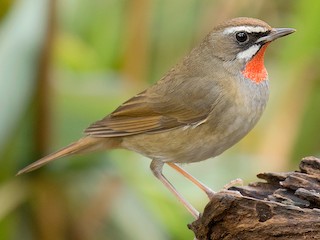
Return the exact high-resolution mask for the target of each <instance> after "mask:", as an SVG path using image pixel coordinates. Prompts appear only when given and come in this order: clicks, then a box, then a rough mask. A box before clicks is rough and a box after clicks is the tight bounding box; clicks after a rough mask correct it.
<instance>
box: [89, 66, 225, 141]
mask: <svg viewBox="0 0 320 240" xmlns="http://www.w3.org/2000/svg"><path fill="white" fill-rule="evenodd" d="M186 72H189V73H193V72H194V71H181V68H180V71H179V72H176V71H175V70H174V69H173V70H171V71H170V72H169V73H168V74H167V75H166V76H165V77H164V78H162V79H161V80H160V81H159V82H158V83H157V84H155V85H153V86H151V87H150V88H148V89H147V90H145V91H144V92H142V93H140V94H138V95H136V96H135V97H133V98H131V99H129V100H128V101H127V102H125V103H123V104H122V105H121V106H120V107H118V108H117V109H116V110H115V111H114V112H112V113H111V114H110V115H108V116H106V117H105V118H103V119H102V120H100V121H97V122H95V123H93V124H92V125H91V126H89V127H88V128H87V129H86V130H85V133H86V134H88V135H91V136H94V137H120V136H128V135H135V134H140V133H155V132H163V131H168V130H170V129H174V128H178V127H184V126H188V125H199V124H202V123H204V122H205V121H206V119H207V117H208V115H209V113H210V111H211V110H212V107H214V106H215V105H216V104H217V103H218V102H219V100H220V97H221V96H220V93H221V91H220V88H219V86H215V84H214V83H213V81H212V80H211V78H210V77H208V76H206V75H202V77H200V76H199V75H200V74H198V75H197V74H195V75H189V76H186V75H187V74H186ZM164 85H165V86H166V87H164Z"/></svg>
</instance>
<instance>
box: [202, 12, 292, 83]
mask: <svg viewBox="0 0 320 240" xmlns="http://www.w3.org/2000/svg"><path fill="white" fill-rule="evenodd" d="M293 32H295V29H292V28H272V27H270V26H269V25H268V24H267V23H265V22H263V21H261V20H259V19H254V18H234V19H231V20H229V21H227V22H224V23H223V24H220V25H218V26H217V27H216V28H214V30H213V31H212V32H211V33H210V34H209V35H208V38H207V41H208V42H209V45H210V46H211V48H212V49H213V51H212V53H213V55H214V57H216V58H218V59H220V60H221V61H223V63H224V66H226V68H227V70H228V71H229V72H231V73H232V74H238V73H239V72H240V73H241V74H242V75H243V76H244V77H245V78H248V79H250V80H252V81H254V82H256V83H259V82H261V81H264V80H266V79H267V76H268V74H267V71H266V69H265V67H264V53H265V51H266V48H267V46H268V45H269V43H270V42H272V41H274V40H276V39H278V38H280V37H283V36H286V35H288V34H291V33H293Z"/></svg>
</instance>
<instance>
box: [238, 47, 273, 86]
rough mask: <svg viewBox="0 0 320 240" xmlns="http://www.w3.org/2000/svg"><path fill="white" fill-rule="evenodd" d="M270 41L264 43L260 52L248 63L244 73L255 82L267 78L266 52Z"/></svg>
mask: <svg viewBox="0 0 320 240" xmlns="http://www.w3.org/2000/svg"><path fill="white" fill-rule="evenodd" d="M268 45H269V43H267V44H265V45H263V46H262V47H261V48H260V50H259V51H258V53H257V54H256V55H255V56H254V57H253V58H252V59H251V60H250V61H249V62H248V63H247V65H246V67H245V69H244V70H243V71H242V75H243V76H244V77H246V78H249V79H250V80H252V81H254V82H255V83H260V82H262V81H264V80H266V79H267V77H268V72H267V69H266V68H265V66H264V53H265V51H266V49H267V47H268Z"/></svg>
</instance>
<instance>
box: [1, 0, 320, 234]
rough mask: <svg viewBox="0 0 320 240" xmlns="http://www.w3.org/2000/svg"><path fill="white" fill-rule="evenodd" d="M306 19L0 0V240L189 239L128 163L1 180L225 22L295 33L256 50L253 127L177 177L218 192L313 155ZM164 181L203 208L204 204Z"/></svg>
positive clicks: (315, 29) (245, 10) (246, 3)
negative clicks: (263, 96)
mask: <svg viewBox="0 0 320 240" xmlns="http://www.w3.org/2000/svg"><path fill="white" fill-rule="evenodd" d="M319 12H320V1H318V0H309V1H289V0H271V1H270V0H268V1H256V0H243V1H237V0H233V1H231V0H230V1H229V0H227V1H226V0H215V1H213V0H174V1H172V0H60V1H59V0H1V1H0V109H1V114H0V161H1V168H0V238H1V239H10V240H11V239H12V240H15V239H24V240H29V239H30V240H31V239H32V240H33V239H39V240H64V239H71V240H89V239H90V240H93V239H94V240H96V239H97V240H99V239H133V240H136V239H137V240H144V239H146V240H147V239H153V240H158V239H159V240H163V239H193V234H192V232H190V231H189V230H188V229H187V227H186V224H187V223H190V222H191V221H193V219H192V217H191V215H189V214H188V212H187V211H186V210H185V209H184V208H183V207H182V205H180V204H179V203H178V202H177V201H176V199H175V198H174V197H173V196H172V195H171V194H170V193H169V192H168V191H167V189H165V188H164V186H163V185H162V184H161V183H160V182H158V181H157V180H156V179H155V178H154V177H153V176H152V173H151V172H150V171H149V163H150V160H149V159H146V158H144V157H142V156H140V155H138V154H135V153H131V152H127V151H121V150H116V151H112V152H108V153H94V154H87V155H83V156H75V157H70V158H66V159H62V160H59V161H56V162H54V163H52V164H50V165H48V166H46V167H44V168H42V169H40V170H38V171H36V172H33V173H30V174H25V175H23V176H19V177H15V176H14V175H15V173H16V172H17V171H18V170H19V169H20V168H22V167H23V166H26V165H27V164H28V163H31V162H33V161H34V160H36V159H38V158H39V157H40V156H43V155H44V154H47V153H49V152H51V151H53V150H56V149H57V148H60V147H62V146H64V145H66V144H68V143H70V142H72V141H74V140H76V139H78V138H79V137H81V136H82V135H81V132H82V130H83V129H84V128H86V127H87V126H88V125H89V124H90V123H91V122H94V121H95V120H98V119H100V118H102V117H104V116H105V115H106V114H108V113H109V112H110V111H112V110H113V109H115V108H116V107H117V106H118V105H119V104H121V103H122V102H123V101H125V100H126V99H128V98H129V97H130V96H132V95H133V94H136V93H138V92H139V91H141V90H143V89H144V88H146V87H147V86H149V85H150V84H151V83H153V82H155V81H156V80H157V79H159V78H160V77H161V76H162V75H163V74H164V73H165V72H166V71H167V70H168V69H169V68H170V67H171V66H172V65H173V64H175V63H176V62H177V61H179V59H181V57H182V56H184V55H185V54H187V53H188V52H189V51H190V49H191V48H192V46H194V45H196V44H197V43H199V41H200V40H201V39H202V38H203V37H204V36H205V35H206V34H207V33H208V32H209V31H210V30H211V28H212V27H213V26H214V25H216V24H217V23H219V22H221V21H224V20H226V19H229V18H233V17H238V16H249V17H257V18H260V19H262V20H265V21H266V22H268V23H269V24H270V25H272V26H274V27H293V28H296V29H297V32H296V33H295V34H293V35H290V36H289V37H286V38H283V39H281V40H279V41H276V42H275V43H273V44H272V45H271V46H270V47H269V49H268V51H267V55H266V66H267V68H268V72H269V77H270V80H271V87H270V88H271V96H270V102H269V104H268V106H267V109H266V112H265V114H264V115H263V118H262V119H261V121H260V122H259V124H258V125H257V127H255V129H254V130H253V131H252V132H251V133H250V134H249V135H248V136H247V137H246V138H245V139H244V140H242V141H241V142H240V143H239V144H237V145H236V146H235V147H234V148H232V149H231V150H229V151H227V152H226V153H224V154H223V155H222V156H219V157H217V158H215V159H211V160H208V161H205V162H201V163H196V164H190V165H186V166H184V167H185V168H186V169H187V170H188V171H189V172H190V173H191V174H193V175H194V176H196V177H197V178H199V179H200V180H201V181H203V182H205V183H206V184H207V185H208V186H210V187H211V188H212V189H214V190H219V189H220V188H221V187H223V186H224V184H226V183H228V182H229V181H230V180H232V179H235V178H242V179H243V180H244V181H245V183H246V184H247V183H248V182H251V181H256V177H255V174H256V173H258V172H263V171H288V170H293V169H296V168H297V163H298V162H299V160H300V159H301V158H302V157H304V156H307V155H316V156H319V155H320V131H319V129H320V128H319V124H320V112H319V111H320V66H319V65H320V48H319V44H320V33H319V24H320V14H319ZM165 174H166V175H167V176H168V178H169V179H171V180H172V182H173V183H174V185H175V186H176V187H177V188H178V189H179V190H180V191H181V192H182V194H184V195H185V196H186V197H187V199H189V200H190V202H191V203H192V204H193V205H194V206H195V207H196V208H197V209H199V210H200V211H202V209H203V207H204V206H205V204H206V203H207V202H208V199H207V198H206V196H205V195H204V194H203V193H202V192H200V191H199V190H198V189H197V188H196V187H194V186H193V185H192V184H191V183H190V182H188V181H187V180H185V179H184V178H182V177H181V176H180V175H178V174H177V173H175V172H173V171H172V170H171V169H167V168H165Z"/></svg>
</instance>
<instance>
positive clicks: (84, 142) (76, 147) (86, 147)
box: [17, 137, 104, 175]
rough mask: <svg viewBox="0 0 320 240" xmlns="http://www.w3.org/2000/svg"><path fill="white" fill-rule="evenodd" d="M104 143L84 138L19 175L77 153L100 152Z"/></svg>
mask: <svg viewBox="0 0 320 240" xmlns="http://www.w3.org/2000/svg"><path fill="white" fill-rule="evenodd" d="M103 143H104V142H103V141H102V139H101V138H92V137H84V138H81V139H80V140H78V141H77V142H74V143H72V144H70V145H68V146H67V147H64V148H62V149H60V150H58V151H56V152H54V153H51V154H50V155H48V156H45V157H43V158H41V159H39V160H38V161H36V162H34V163H32V164H30V165H28V166H26V167H25V168H23V169H21V170H20V171H19V172H18V173H17V175H20V174H22V173H27V172H31V171H33V170H35V169H37V168H40V167H42V166H43V165H45V164H47V163H48V162H51V161H53V160H55V159H58V158H61V157H65V156H69V155H72V154H76V153H84V152H89V151H92V150H98V149H102V147H103V145H104V144H103Z"/></svg>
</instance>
